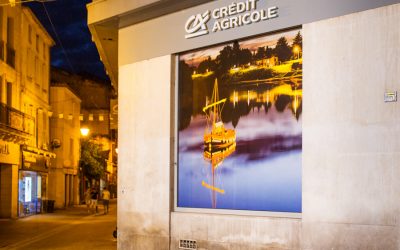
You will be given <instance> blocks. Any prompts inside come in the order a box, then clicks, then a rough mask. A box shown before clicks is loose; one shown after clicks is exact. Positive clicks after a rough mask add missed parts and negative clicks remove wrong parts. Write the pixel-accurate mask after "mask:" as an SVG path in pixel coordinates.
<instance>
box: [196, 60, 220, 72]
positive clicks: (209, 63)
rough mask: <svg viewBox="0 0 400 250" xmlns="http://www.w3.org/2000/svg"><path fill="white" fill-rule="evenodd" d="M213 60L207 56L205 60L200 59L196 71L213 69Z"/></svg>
mask: <svg viewBox="0 0 400 250" xmlns="http://www.w3.org/2000/svg"><path fill="white" fill-rule="evenodd" d="M215 67H216V66H215V61H213V60H211V57H210V56H209V57H208V58H207V59H206V60H204V61H202V62H201V63H200V64H199V66H198V67H197V71H198V73H201V74H204V73H206V72H207V70H210V71H214V70H215Z"/></svg>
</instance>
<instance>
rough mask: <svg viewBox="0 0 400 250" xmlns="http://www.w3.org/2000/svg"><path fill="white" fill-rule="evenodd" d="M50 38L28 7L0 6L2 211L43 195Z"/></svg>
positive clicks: (25, 210) (14, 212) (30, 206)
mask: <svg viewBox="0 0 400 250" xmlns="http://www.w3.org/2000/svg"><path fill="white" fill-rule="evenodd" d="M53 44H54V42H53V40H52V39H51V37H50V36H49V34H48V33H47V32H46V30H45V29H44V28H43V26H42V25H41V24H40V23H39V21H38V20H37V19H36V17H35V16H34V14H33V13H32V12H31V11H30V9H29V8H26V7H21V6H20V5H16V6H14V7H10V6H6V7H0V64H1V67H0V83H1V85H0V86H1V88H0V89H1V117H2V118H1V127H2V128H1V130H2V132H1V133H2V139H3V149H4V150H2V152H3V154H2V156H3V157H4V161H2V162H3V163H4V164H5V165H2V167H1V173H2V174H1V180H2V181H1V190H2V191H1V198H0V204H1V213H0V216H1V217H13V218H14V217H17V216H27V215H31V214H35V213H40V212H41V211H42V208H41V204H42V200H43V199H47V188H48V184H47V181H48V175H47V173H48V167H49V165H50V158H54V157H55V154H53V153H52V152H50V149H49V119H48V111H49V110H50V106H49V100H48V98H49V93H48V91H49V68H50V66H49V65H50V47H51V46H52V45H53Z"/></svg>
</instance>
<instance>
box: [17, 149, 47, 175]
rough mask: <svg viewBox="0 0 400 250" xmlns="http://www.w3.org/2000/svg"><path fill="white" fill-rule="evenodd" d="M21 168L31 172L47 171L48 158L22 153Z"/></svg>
mask: <svg viewBox="0 0 400 250" xmlns="http://www.w3.org/2000/svg"><path fill="white" fill-rule="evenodd" d="M22 156H23V157H22V168H23V169H27V170H32V171H44V172H47V171H48V167H49V166H50V158H49V157H46V156H43V155H39V154H35V153H31V152H27V151H23V152H22Z"/></svg>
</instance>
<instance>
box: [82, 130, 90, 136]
mask: <svg viewBox="0 0 400 250" xmlns="http://www.w3.org/2000/svg"><path fill="white" fill-rule="evenodd" d="M89 131H90V129H88V128H81V135H82V136H83V137H85V136H87V135H88V134H89Z"/></svg>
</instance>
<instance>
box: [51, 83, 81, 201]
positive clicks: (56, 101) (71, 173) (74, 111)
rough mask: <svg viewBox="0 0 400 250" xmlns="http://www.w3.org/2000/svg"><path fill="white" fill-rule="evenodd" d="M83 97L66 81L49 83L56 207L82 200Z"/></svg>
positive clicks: (53, 183)
mask: <svg viewBox="0 0 400 250" xmlns="http://www.w3.org/2000/svg"><path fill="white" fill-rule="evenodd" d="M80 103H81V100H80V98H79V97H78V96H77V95H76V94H74V92H73V91H72V90H71V89H70V88H69V87H68V85H66V84H63V83H58V84H56V83H52V85H51V87H50V105H51V107H52V112H53V114H52V117H51V120H50V133H51V139H52V140H51V142H52V143H51V147H52V149H53V152H54V153H56V154H57V158H56V159H53V161H52V164H51V168H50V169H49V177H50V178H49V185H50V186H51V189H50V190H49V198H50V199H51V200H54V201H55V204H54V206H55V208H65V207H67V206H71V205H78V204H79V202H80V194H79V185H80V170H79V157H80V120H79V117H80Z"/></svg>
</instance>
